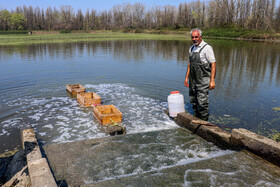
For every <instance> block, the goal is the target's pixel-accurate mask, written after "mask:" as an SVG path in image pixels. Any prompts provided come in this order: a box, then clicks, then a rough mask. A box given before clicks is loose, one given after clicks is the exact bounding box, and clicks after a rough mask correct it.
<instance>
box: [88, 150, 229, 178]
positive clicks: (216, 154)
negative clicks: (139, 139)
mask: <svg viewBox="0 0 280 187" xmlns="http://www.w3.org/2000/svg"><path fill="white" fill-rule="evenodd" d="M232 153H234V151H231V150H226V151H223V150H219V151H214V152H212V153H209V154H208V155H207V157H205V158H198V157H197V158H195V159H189V158H186V159H184V161H182V160H180V161H179V162H175V163H174V164H171V165H168V164H164V165H163V166H159V167H154V166H153V167H151V168H150V169H149V170H145V169H143V168H142V165H145V163H142V164H139V166H138V167H137V168H135V169H133V171H132V172H130V173H126V174H124V173H125V169H128V166H129V165H127V163H126V162H125V161H124V160H122V159H120V160H118V161H117V162H116V161H115V160H114V165H115V167H114V171H115V172H116V173H118V174H117V175H111V176H110V177H106V176H104V175H103V174H105V173H107V172H110V171H101V173H99V174H100V175H102V179H101V180H97V181H92V180H89V179H86V180H85V181H84V182H85V183H86V184H94V183H99V182H102V181H108V180H114V179H119V178H125V177H130V176H137V175H139V174H145V173H149V172H153V171H157V172H160V171H161V170H163V169H167V168H173V167H176V166H181V165H185V164H190V163H195V162H199V161H202V160H207V159H211V158H214V157H219V156H223V155H227V154H232ZM141 156H142V158H143V156H145V157H149V156H148V155H137V156H136V155H134V157H136V158H139V157H141ZM164 157H166V156H162V157H161V156H159V157H158V158H159V159H166V158H164ZM126 159H127V158H126ZM168 159H172V157H169V158H168ZM118 163H119V164H118ZM137 163H138V162H137ZM153 164H154V165H155V164H157V163H153ZM124 167H125V169H124ZM203 171H204V170H203ZM226 174H228V175H229V174H233V173H226ZM186 183H187V181H186V182H185V184H186Z"/></svg>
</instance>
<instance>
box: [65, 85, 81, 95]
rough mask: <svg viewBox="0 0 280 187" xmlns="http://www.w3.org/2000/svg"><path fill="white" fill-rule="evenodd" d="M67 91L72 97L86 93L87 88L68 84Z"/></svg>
mask: <svg viewBox="0 0 280 187" xmlns="http://www.w3.org/2000/svg"><path fill="white" fill-rule="evenodd" d="M66 90H67V91H68V92H70V93H71V94H72V95H77V93H82V92H85V91H86V88H85V87H83V86H82V85H80V84H67V85H66Z"/></svg>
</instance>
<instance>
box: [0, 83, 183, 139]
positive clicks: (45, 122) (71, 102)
mask: <svg viewBox="0 0 280 187" xmlns="http://www.w3.org/2000/svg"><path fill="white" fill-rule="evenodd" d="M85 87H86V88H87V90H88V91H94V92H96V93H97V94H98V95H100V96H101V98H102V101H103V104H113V105H115V106H116V107H117V108H118V109H119V110H120V111H121V112H122V113H123V122H122V125H124V126H125V127H126V128H127V133H139V132H148V131H156V130H161V129H170V128H178V126H177V125H176V124H175V122H174V121H172V120H170V119H169V117H168V116H167V115H166V114H164V112H163V110H164V109H165V106H164V105H165V103H161V102H160V101H159V100H155V99H152V98H149V97H143V96H141V95H139V94H138V93H137V91H136V89H135V88H132V87H128V86H127V85H125V84H98V85H91V84H87V85H85ZM53 90H54V91H55V92H56V91H57V92H58V91H62V90H65V88H64V87H62V88H60V89H50V90H49V89H42V90H39V91H41V92H46V91H48V92H50V91H53ZM41 95H42V94H41ZM7 105H8V106H10V107H23V109H22V110H23V111H19V112H18V113H19V115H21V113H22V115H23V116H25V117H23V118H13V119H9V120H6V121H4V122H1V124H2V126H3V127H5V126H14V127H18V126H19V125H20V124H22V123H26V121H28V123H29V124H30V125H31V126H32V127H34V128H35V130H36V132H38V138H39V139H42V140H43V141H46V142H47V143H64V142H69V141H76V140H83V139H91V138H100V137H105V136H109V135H107V133H106V131H105V128H104V127H102V126H100V125H99V124H98V122H97V121H96V120H95V119H94V117H93V114H92V110H90V109H85V108H83V107H81V106H80V105H79V104H78V103H77V101H76V99H75V98H70V97H69V96H68V95H67V93H66V91H65V97H57V96H53V97H46V98H33V97H24V98H17V99H15V100H11V101H9V102H8V103H7ZM26 114H27V117H26ZM6 131H9V130H6ZM6 131H3V132H2V133H1V134H0V135H2V134H4V132H5V134H6V133H7V132H6Z"/></svg>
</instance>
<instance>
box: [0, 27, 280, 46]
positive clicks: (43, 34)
mask: <svg viewBox="0 0 280 187" xmlns="http://www.w3.org/2000/svg"><path fill="white" fill-rule="evenodd" d="M92 32H93V31H92ZM33 33H35V34H32V35H27V34H9V35H7V34H1V32H0V46H3V45H30V44H41V43H70V42H91V41H109V40H177V41H190V34H189V31H186V30H185V31H184V30H168V29H165V30H164V29H160V30H156V29H154V30H139V29H136V30H135V29H134V30H133V29H130V30H116V31H94V33H89V31H88V32H85V31H71V32H68V31H67V32H66V31H63V32H59V31H51V32H48V31H34V32H33ZM203 36H204V37H205V38H224V39H227V38H229V39H278V40H279V39H280V35H279V34H277V33H273V32H264V31H253V30H245V29H235V28H216V29H208V30H203Z"/></svg>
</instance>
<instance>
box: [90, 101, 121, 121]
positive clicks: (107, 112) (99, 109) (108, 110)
mask: <svg viewBox="0 0 280 187" xmlns="http://www.w3.org/2000/svg"><path fill="white" fill-rule="evenodd" d="M93 115H94V117H95V118H96V119H97V120H98V121H99V123H100V124H101V125H106V124H111V123H112V121H111V119H112V120H113V121H114V122H115V123H117V122H122V113H121V112H120V111H119V110H118V109H117V108H116V107H115V106H114V105H97V106H93Z"/></svg>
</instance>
